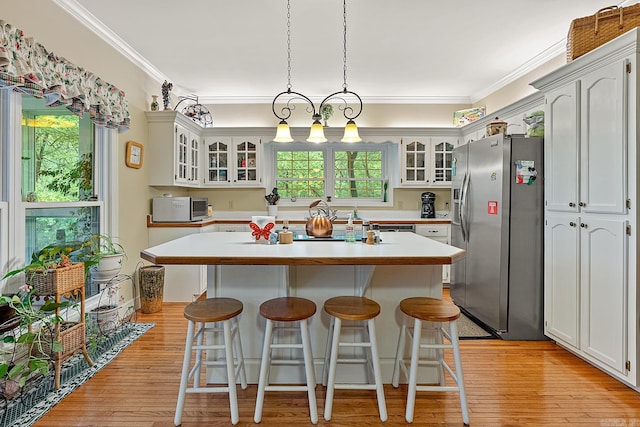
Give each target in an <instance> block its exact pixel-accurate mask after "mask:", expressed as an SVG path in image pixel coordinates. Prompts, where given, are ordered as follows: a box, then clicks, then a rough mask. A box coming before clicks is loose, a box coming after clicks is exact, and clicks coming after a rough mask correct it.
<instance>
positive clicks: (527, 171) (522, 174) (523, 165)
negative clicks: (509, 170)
mask: <svg viewBox="0 0 640 427" xmlns="http://www.w3.org/2000/svg"><path fill="white" fill-rule="evenodd" d="M537 176H538V171H537V170H536V167H535V162H534V161H533V160H516V184H527V185H531V184H533V181H535V180H536V177H537Z"/></svg>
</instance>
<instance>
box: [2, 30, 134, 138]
mask: <svg viewBox="0 0 640 427" xmlns="http://www.w3.org/2000/svg"><path fill="white" fill-rule="evenodd" d="M2 87H4V88H13V89H14V90H17V91H20V92H23V93H28V94H30V95H33V96H35V97H38V98H46V104H47V105H49V106H60V105H64V106H66V107H67V108H68V109H69V110H71V111H72V112H73V113H74V114H77V115H78V116H81V117H82V116H83V115H84V113H85V112H87V113H89V114H90V116H91V120H92V121H93V122H94V123H95V124H96V125H98V126H106V127H109V128H114V129H118V130H119V131H121V132H122V131H124V130H127V129H128V128H129V124H130V118H129V110H128V107H127V100H126V99H125V94H124V92H123V91H121V90H120V89H118V88H117V87H115V86H113V85H111V84H109V83H107V82H105V81H103V80H102V79H101V78H100V77H98V76H96V75H95V74H93V73H91V72H90V71H87V70H85V69H83V68H81V67H78V66H77V65H74V64H72V63H71V62H69V61H67V60H66V59H65V58H61V57H59V56H57V55H55V54H54V53H53V52H49V51H47V49H46V48H45V47H44V46H42V45H41V44H40V43H37V42H36V41H34V40H33V38H31V37H25V36H24V33H23V31H22V30H20V29H17V28H14V27H13V26H11V25H10V24H7V23H6V22H4V21H2V20H0V88H2Z"/></svg>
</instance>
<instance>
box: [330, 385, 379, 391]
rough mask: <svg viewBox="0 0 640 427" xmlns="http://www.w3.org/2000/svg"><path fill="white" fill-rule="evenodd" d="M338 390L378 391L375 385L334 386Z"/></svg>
mask: <svg viewBox="0 0 640 427" xmlns="http://www.w3.org/2000/svg"><path fill="white" fill-rule="evenodd" d="M333 388H335V389H336V390H376V389H377V386H376V385H375V384H334V385H333Z"/></svg>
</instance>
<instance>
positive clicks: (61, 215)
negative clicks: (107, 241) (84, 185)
mask: <svg viewBox="0 0 640 427" xmlns="http://www.w3.org/2000/svg"><path fill="white" fill-rule="evenodd" d="M25 215H26V224H25V225H26V229H25V252H26V253H25V257H26V258H25V259H31V254H32V253H33V252H35V251H38V250H40V249H42V248H43V247H45V246H47V245H51V244H57V245H69V246H74V245H75V244H78V243H79V242H82V241H84V240H85V239H86V238H87V237H88V236H90V235H92V234H98V233H99V231H100V225H99V224H100V211H99V207H98V206H85V207H64V208H42V209H27V210H26V212H25Z"/></svg>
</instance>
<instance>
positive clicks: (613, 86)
mask: <svg viewBox="0 0 640 427" xmlns="http://www.w3.org/2000/svg"><path fill="white" fill-rule="evenodd" d="M626 63H627V61H626V60H624V61H617V62H615V63H613V64H610V65H608V66H606V67H603V68H599V69H597V70H595V71H593V72H591V73H589V74H587V75H586V76H585V77H584V78H583V79H582V95H581V99H582V101H581V104H582V108H581V123H582V132H581V136H580V144H581V149H580V151H581V154H580V157H581V171H580V174H581V182H580V193H581V194H580V201H579V202H580V203H579V204H580V206H581V211H582V212H597V213H625V211H626V208H625V200H626V197H627V191H626V182H627V180H626V176H627V170H626V165H627V148H626V147H627V143H626V133H625V131H624V130H625V129H626V119H625V117H626V111H625V105H626V99H625V93H626V73H625V66H626Z"/></svg>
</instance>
